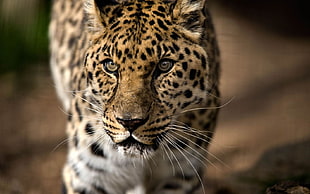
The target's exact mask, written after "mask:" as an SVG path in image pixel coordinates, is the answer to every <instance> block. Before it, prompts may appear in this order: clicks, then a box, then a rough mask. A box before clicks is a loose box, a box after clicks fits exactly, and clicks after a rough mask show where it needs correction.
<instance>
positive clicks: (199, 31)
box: [169, 0, 206, 41]
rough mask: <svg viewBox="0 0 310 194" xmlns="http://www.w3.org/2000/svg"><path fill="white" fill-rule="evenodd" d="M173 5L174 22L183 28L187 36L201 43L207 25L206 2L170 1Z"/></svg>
mask: <svg viewBox="0 0 310 194" xmlns="http://www.w3.org/2000/svg"><path fill="white" fill-rule="evenodd" d="M169 1H170V2H171V3H172V7H171V9H172V17H173V20H174V21H175V22H176V24H178V25H179V26H181V27H182V29H183V32H184V33H185V35H187V36H189V37H190V38H191V39H193V40H196V41H199V40H200V38H201V37H202V35H203V30H204V23H205V14H204V8H205V3H206V1H205V0H169Z"/></svg>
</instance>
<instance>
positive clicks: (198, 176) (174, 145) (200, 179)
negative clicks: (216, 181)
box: [166, 136, 206, 194]
mask: <svg viewBox="0 0 310 194" xmlns="http://www.w3.org/2000/svg"><path fill="white" fill-rule="evenodd" d="M166 137H167V138H168V136H166ZM171 145H172V146H173V147H174V148H176V149H177V150H178V151H179V152H180V153H181V154H182V155H183V157H184V158H185V159H186V160H187V162H188V164H189V165H190V166H191V167H192V169H193V170H194V172H195V174H196V176H197V178H198V180H199V182H200V184H201V187H202V190H203V193H204V194H205V193H206V192H205V188H204V185H203V181H202V178H201V177H200V175H199V173H198V172H197V170H196V168H195V167H194V165H193V163H192V162H191V161H190V159H188V157H187V156H186V155H185V154H184V153H183V152H182V150H180V146H179V145H177V144H175V142H173V143H172V144H171ZM184 151H186V150H184ZM186 152H187V153H188V154H190V155H192V154H191V153H189V152H188V151H186ZM192 156H193V157H195V156H194V155H192ZM196 159H197V158H196Z"/></svg>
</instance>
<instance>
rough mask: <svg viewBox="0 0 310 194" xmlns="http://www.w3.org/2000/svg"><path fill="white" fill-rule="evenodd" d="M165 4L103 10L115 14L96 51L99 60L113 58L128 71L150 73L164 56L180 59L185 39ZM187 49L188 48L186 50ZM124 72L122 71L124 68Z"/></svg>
mask: <svg viewBox="0 0 310 194" xmlns="http://www.w3.org/2000/svg"><path fill="white" fill-rule="evenodd" d="M163 2H164V1H134V2H132V1H125V2H123V3H122V4H120V5H117V6H109V7H107V8H105V9H104V10H103V11H104V12H105V13H106V14H107V15H111V17H110V18H111V19H109V20H108V24H107V25H106V27H105V28H104V29H103V30H102V31H101V32H100V34H99V36H98V38H97V40H96V44H95V48H94V49H92V50H93V51H94V50H96V51H98V52H96V54H95V55H98V56H97V58H98V61H100V60H104V58H110V59H112V60H113V61H114V62H115V63H118V64H120V65H121V66H122V67H123V68H126V69H123V70H124V71H126V70H128V68H129V70H131V71H134V70H136V71H141V72H144V73H147V72H148V73H150V71H151V70H152V69H153V67H154V66H155V65H156V63H158V61H159V60H160V59H162V58H164V57H167V58H174V59H175V60H177V59H178V56H176V55H175V54H176V53H177V52H178V51H179V50H180V47H181V46H180V44H182V43H183V44H184V43H185V42H186V43H187V45H191V43H190V42H189V41H188V40H187V39H184V38H182V34H181V33H180V32H179V30H178V27H177V25H175V24H174V23H173V19H172V17H171V13H170V7H169V5H168V4H166V3H163ZM184 48H185V47H184ZM121 71H122V69H121Z"/></svg>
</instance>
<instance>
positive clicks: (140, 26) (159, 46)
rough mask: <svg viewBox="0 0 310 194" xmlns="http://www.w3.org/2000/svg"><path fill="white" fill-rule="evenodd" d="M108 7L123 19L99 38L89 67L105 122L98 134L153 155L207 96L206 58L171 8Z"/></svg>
mask: <svg viewBox="0 0 310 194" xmlns="http://www.w3.org/2000/svg"><path fill="white" fill-rule="evenodd" d="M108 8H109V10H106V11H107V12H108V13H110V12H117V13H114V14H117V15H119V17H117V18H115V19H114V20H111V21H108V22H106V24H105V25H106V26H105V30H102V31H100V32H99V33H96V35H94V38H93V41H92V44H91V46H90V47H89V49H88V50H87V53H86V56H85V64H84V65H85V72H86V75H87V91H88V92H87V95H89V96H91V97H92V98H93V99H94V100H93V101H92V102H93V103H92V106H95V107H92V108H93V109H96V111H94V112H95V114H96V116H97V118H100V126H98V124H97V126H96V130H95V133H98V134H100V133H102V132H103V131H104V133H106V134H108V136H109V137H110V139H111V140H112V141H111V142H113V144H114V146H115V147H116V148H117V149H118V150H119V151H120V152H123V153H125V154H129V155H133V156H137V155H141V154H143V153H144V152H153V151H155V150H156V149H157V148H158V144H159V142H161V141H162V139H163V137H164V136H165V134H166V133H169V129H170V125H171V123H172V121H173V120H175V119H176V118H177V116H178V115H179V114H180V113H181V112H182V111H184V110H187V109H189V108H192V107H193V106H197V105H198V104H199V103H200V102H201V101H203V100H204V99H205V98H206V96H207V90H208V88H209V86H208V82H207V77H208V64H207V54H206V51H205V50H204V49H203V48H202V47H201V46H200V45H199V44H197V42H195V40H193V39H191V37H189V36H188V35H187V34H186V33H185V32H184V31H182V28H181V27H180V26H179V25H177V24H175V21H174V19H173V17H172V16H171V10H170V9H171V7H170V6H169V4H166V3H162V4H148V3H146V2H145V3H143V2H142V3H141V4H131V3H128V4H123V5H122V9H119V7H118V6H111V7H108ZM124 10H126V11H124ZM138 12H139V14H138V15H137V13H138ZM94 102H95V103H94Z"/></svg>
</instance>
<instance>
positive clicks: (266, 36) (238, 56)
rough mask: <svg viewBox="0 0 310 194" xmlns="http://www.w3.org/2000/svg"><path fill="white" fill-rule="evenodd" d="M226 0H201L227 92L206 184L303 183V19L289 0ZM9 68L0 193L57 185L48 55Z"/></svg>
mask: <svg viewBox="0 0 310 194" xmlns="http://www.w3.org/2000/svg"><path fill="white" fill-rule="evenodd" d="M234 2H235V3H236V4H233V3H232V1H231V2H229V1H225V0H218V1H211V3H210V4H211V5H210V6H211V12H212V13H213V18H214V22H215V24H216V29H217V34H218V39H219V43H220V48H221V54H222V79H221V91H222V96H223V100H222V101H223V103H225V102H227V101H229V100H230V99H231V98H233V100H232V102H230V103H229V104H228V105H226V106H225V107H224V108H222V110H221V113H220V119H219V122H218V123H219V124H218V127H217V131H216V134H215V137H214V141H213V143H212V145H211V149H210V151H211V152H212V153H213V154H214V155H216V156H217V157H218V158H219V159H220V160H221V162H220V161H218V160H217V159H215V158H213V157H212V156H210V159H211V160H212V164H213V165H209V168H208V175H207V180H206V188H207V191H208V193H210V194H212V193H216V194H225V193H227V194H228V193H236V194H238V193H240V194H243V193H244V194H255V193H263V192H264V190H265V188H266V187H267V186H270V185H272V184H274V183H276V182H278V181H282V180H295V181H301V182H307V183H310V149H309V148H310V122H309V115H310V109H309V108H310V101H309V99H310V64H309V63H310V37H309V33H308V32H309V31H308V30H309V25H308V24H309V23H307V22H306V21H304V20H301V19H300V18H303V16H299V15H298V14H303V13H304V12H299V11H300V10H299V9H297V8H296V7H294V6H296V5H295V4H293V5H294V6H293V5H290V2H293V1H286V2H287V3H282V4H283V5H282V7H281V8H283V9H279V8H278V7H277V4H276V3H275V2H279V1H272V2H273V3H271V4H263V3H258V2H259V1H252V4H250V3H246V1H242V0H236V1H234ZM266 2H267V1H266ZM296 2H299V1H295V3H296ZM300 2H301V1H300ZM268 5H272V6H271V7H270V6H268ZM302 7H303V6H302ZM292 10H293V11H292ZM294 13H295V15H294ZM296 13H297V15H296ZM285 21H287V22H289V23H286V22H285ZM16 76H18V75H16V74H14V73H6V74H4V75H2V76H1V77H0V135H1V137H2V138H1V141H0V193H1V194H11V193H12V194H13V193H14V194H19V193H27V194H41V193H59V190H60V171H61V166H62V164H63V163H64V161H65V152H66V145H65V143H63V140H64V139H65V132H64V128H65V118H66V115H65V114H64V113H63V112H62V111H61V108H60V104H59V103H58V101H57V98H56V95H55V92H54V86H53V82H52V80H51V77H50V73H49V70H48V63H47V62H45V63H42V64H38V65H36V66H33V67H32V69H29V70H27V71H25V73H24V77H23V79H22V80H21V79H16ZM16 80H19V81H16ZM222 163H225V164H226V165H223V164H222Z"/></svg>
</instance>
